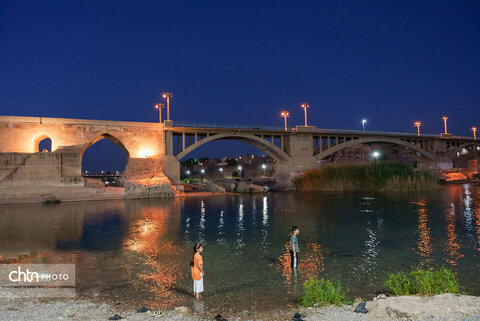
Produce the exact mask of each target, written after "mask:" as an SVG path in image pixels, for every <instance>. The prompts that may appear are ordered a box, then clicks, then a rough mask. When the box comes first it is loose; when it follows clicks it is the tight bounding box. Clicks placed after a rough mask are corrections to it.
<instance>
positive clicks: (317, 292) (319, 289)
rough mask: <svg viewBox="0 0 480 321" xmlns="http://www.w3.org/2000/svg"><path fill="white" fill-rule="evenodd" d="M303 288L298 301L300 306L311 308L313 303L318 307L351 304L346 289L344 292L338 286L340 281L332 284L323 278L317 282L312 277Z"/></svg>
mask: <svg viewBox="0 0 480 321" xmlns="http://www.w3.org/2000/svg"><path fill="white" fill-rule="evenodd" d="M303 286H304V287H305V293H304V294H303V296H302V297H301V298H300V299H299V303H300V305H303V306H306V307H311V306H313V305H314V304H315V303H316V304H318V306H326V305H332V304H334V305H342V304H350V303H351V302H350V300H348V298H347V296H346V293H347V292H348V289H347V290H346V291H344V290H343V289H342V287H341V286H340V281H338V282H337V283H336V284H334V283H332V282H330V281H329V280H325V279H323V278H322V279H320V280H317V279H314V278H313V277H312V278H310V280H307V281H305V283H304V284H303Z"/></svg>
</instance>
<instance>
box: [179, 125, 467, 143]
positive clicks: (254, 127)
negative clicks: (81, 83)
mask: <svg viewBox="0 0 480 321" xmlns="http://www.w3.org/2000/svg"><path fill="white" fill-rule="evenodd" d="M172 123H173V127H191V128H220V129H246V130H274V131H285V128H284V127H282V126H268V125H252V124H227V123H207V122H185V121H173V122H172ZM294 131H295V129H290V130H288V132H294ZM335 133H338V134H339V135H340V134H345V133H347V134H358V135H369V134H370V135H393V136H409V137H412V138H413V136H414V137H418V138H440V137H441V136H440V135H433V134H421V135H420V136H417V134H416V133H415V132H411V133H406V132H390V131H374V130H366V131H363V130H354V129H330V128H318V129H317V134H335ZM450 138H453V139H465V140H472V139H473V138H472V137H465V136H451V137H450Z"/></svg>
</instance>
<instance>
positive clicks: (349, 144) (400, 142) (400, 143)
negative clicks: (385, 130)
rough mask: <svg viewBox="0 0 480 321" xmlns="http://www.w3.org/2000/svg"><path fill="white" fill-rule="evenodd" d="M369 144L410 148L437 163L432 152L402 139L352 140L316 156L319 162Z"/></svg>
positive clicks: (367, 138) (369, 138)
mask: <svg viewBox="0 0 480 321" xmlns="http://www.w3.org/2000/svg"><path fill="white" fill-rule="evenodd" d="M368 143H389V144H394V145H398V146H403V147H407V148H409V149H411V150H413V151H416V152H419V153H420V154H421V155H423V156H424V157H426V158H428V159H430V160H432V161H435V155H433V154H432V153H430V152H427V151H426V150H424V149H422V148H421V147H419V146H416V145H414V144H411V143H408V142H405V141H403V140H400V139H396V138H389V137H375V138H374V137H365V138H358V139H352V140H349V141H346V142H343V143H341V144H338V145H335V146H333V147H330V148H329V149H327V150H324V151H323V152H319V153H318V154H316V155H315V157H316V158H317V160H321V159H324V158H325V157H327V156H330V155H332V154H333V153H336V152H338V151H340V150H342V149H345V148H348V147H352V146H355V145H359V144H368Z"/></svg>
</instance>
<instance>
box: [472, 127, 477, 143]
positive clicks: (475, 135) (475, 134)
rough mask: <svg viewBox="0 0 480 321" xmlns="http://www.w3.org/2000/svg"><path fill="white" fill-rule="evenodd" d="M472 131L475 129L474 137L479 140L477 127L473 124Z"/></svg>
mask: <svg viewBox="0 0 480 321" xmlns="http://www.w3.org/2000/svg"><path fill="white" fill-rule="evenodd" d="M472 131H473V139H474V140H477V127H475V126H473V127H472Z"/></svg>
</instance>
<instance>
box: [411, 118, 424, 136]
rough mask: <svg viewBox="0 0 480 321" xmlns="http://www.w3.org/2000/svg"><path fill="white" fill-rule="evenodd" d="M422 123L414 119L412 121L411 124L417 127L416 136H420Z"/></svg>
mask: <svg viewBox="0 0 480 321" xmlns="http://www.w3.org/2000/svg"><path fill="white" fill-rule="evenodd" d="M421 125H422V123H421V122H419V121H416V122H414V123H413V126H415V127H417V132H418V136H420V126H421Z"/></svg>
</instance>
